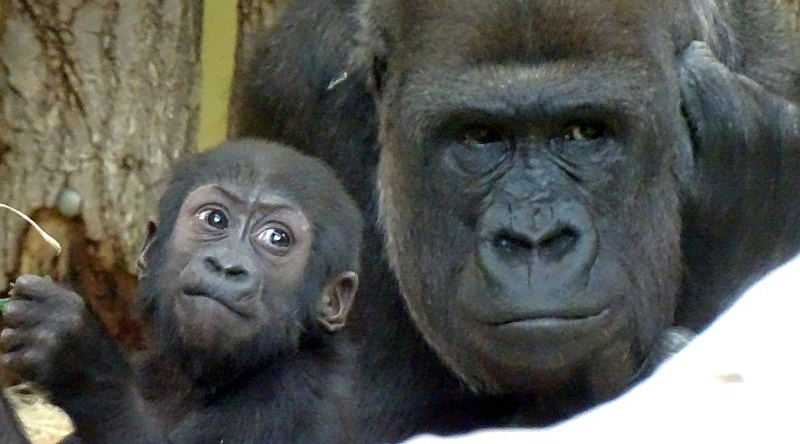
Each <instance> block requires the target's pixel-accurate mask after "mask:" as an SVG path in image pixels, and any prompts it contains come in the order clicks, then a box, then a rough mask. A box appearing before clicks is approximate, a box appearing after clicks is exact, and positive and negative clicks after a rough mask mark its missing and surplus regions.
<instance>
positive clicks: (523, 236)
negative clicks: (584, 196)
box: [491, 220, 581, 263]
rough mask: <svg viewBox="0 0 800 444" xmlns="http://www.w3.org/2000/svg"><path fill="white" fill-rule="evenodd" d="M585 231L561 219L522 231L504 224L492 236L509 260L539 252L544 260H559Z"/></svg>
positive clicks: (538, 254)
mask: <svg viewBox="0 0 800 444" xmlns="http://www.w3.org/2000/svg"><path fill="white" fill-rule="evenodd" d="M580 238H581V234H580V232H579V231H578V229H577V228H576V227H574V226H572V225H569V224H567V223H564V222H563V221H561V220H553V221H552V223H550V224H548V225H547V226H545V227H541V229H539V230H531V231H528V232H520V231H517V230H515V229H513V228H511V227H502V228H500V229H499V230H497V232H496V233H495V234H494V236H492V240H491V242H492V247H493V248H494V249H495V250H496V252H497V254H498V255H500V256H504V257H506V259H507V260H525V261H529V260H531V258H530V256H537V257H538V258H539V259H540V260H541V261H542V262H544V263H554V262H559V261H561V260H563V259H564V258H565V256H567V255H568V254H569V253H571V252H572V251H574V250H575V247H576V246H577V245H578V242H579V241H580Z"/></svg>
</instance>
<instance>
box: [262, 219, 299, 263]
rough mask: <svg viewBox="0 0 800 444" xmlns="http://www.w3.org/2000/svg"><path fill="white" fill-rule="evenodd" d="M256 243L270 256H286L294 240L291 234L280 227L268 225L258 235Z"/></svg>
mask: <svg viewBox="0 0 800 444" xmlns="http://www.w3.org/2000/svg"><path fill="white" fill-rule="evenodd" d="M258 241H259V242H260V243H261V244H262V245H264V246H265V247H266V248H267V249H268V250H269V251H270V252H271V253H272V254H276V255H278V256H283V255H286V254H287V253H288V252H289V249H290V248H291V247H292V243H293V242H294V240H293V239H292V235H291V233H290V232H289V231H288V230H286V229H284V228H283V227H280V226H275V225H270V226H268V227H266V228H264V229H263V230H261V232H259V233H258Z"/></svg>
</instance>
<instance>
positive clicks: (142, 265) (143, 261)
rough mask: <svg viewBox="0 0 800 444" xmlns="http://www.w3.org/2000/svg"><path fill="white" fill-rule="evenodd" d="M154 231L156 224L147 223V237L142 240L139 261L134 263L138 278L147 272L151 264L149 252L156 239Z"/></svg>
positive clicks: (150, 252)
mask: <svg viewBox="0 0 800 444" xmlns="http://www.w3.org/2000/svg"><path fill="white" fill-rule="evenodd" d="M156 231H157V227H156V223H155V222H153V221H149V222H147V237H146V238H145V240H144V245H143V246H142V251H141V252H140V253H139V259H138V260H137V261H136V268H138V269H139V277H140V278H141V276H142V275H144V274H145V273H146V272H147V268H148V266H149V265H150V263H151V262H152V260H151V257H152V254H153V252H152V251H150V250H151V247H152V245H153V239H155V238H156Z"/></svg>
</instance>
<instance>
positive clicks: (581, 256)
mask: <svg viewBox="0 0 800 444" xmlns="http://www.w3.org/2000/svg"><path fill="white" fill-rule="evenodd" d="M481 239H482V241H481V245H480V246H479V249H478V250H479V253H478V259H479V261H480V263H481V267H482V268H483V270H484V273H486V274H487V275H488V276H487V277H489V278H490V279H491V280H492V281H493V282H494V283H495V284H496V285H499V286H500V287H501V288H502V290H503V293H504V295H503V296H500V297H503V298H510V299H513V300H516V301H517V302H516V304H520V305H521V306H524V307H527V308H526V310H528V309H530V310H532V311H534V312H541V313H542V314H550V312H551V311H555V312H561V311H562V309H561V308H559V307H563V306H564V303H565V302H566V301H568V300H570V299H572V298H575V297H579V294H580V292H581V291H580V290H581V289H582V288H583V287H584V286H585V285H586V282H587V280H588V278H589V272H590V271H591V268H592V265H593V264H594V262H595V259H596V257H597V249H598V240H597V234H596V232H595V230H594V228H593V226H592V224H591V219H590V217H589V214H588V212H587V211H586V209H585V208H584V207H583V206H582V205H580V204H578V203H575V202H557V203H553V204H549V203H541V204H540V203H530V202H524V203H523V202H516V203H513V204H508V203H505V204H498V205H492V206H491V207H490V208H488V209H487V211H486V213H485V214H484V218H483V220H482V223H481ZM516 304H515V305H516ZM582 305H583V304H581V303H578V304H577V305H572V307H573V308H574V307H580V306H582ZM578 311H580V312H582V310H578ZM554 314H555V313H554ZM559 314H561V313H559ZM563 314H565V315H567V316H569V315H571V313H563ZM574 314H575V315H580V314H582V313H574Z"/></svg>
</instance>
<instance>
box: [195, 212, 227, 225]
mask: <svg viewBox="0 0 800 444" xmlns="http://www.w3.org/2000/svg"><path fill="white" fill-rule="evenodd" d="M197 218H198V219H200V220H202V221H203V222H205V223H206V224H207V225H208V226H210V227H211V228H214V229H217V230H224V229H226V228H228V216H227V215H226V214H225V212H224V211H222V210H219V209H216V208H211V209H207V210H203V211H201V212H200V213H198V214H197Z"/></svg>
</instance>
